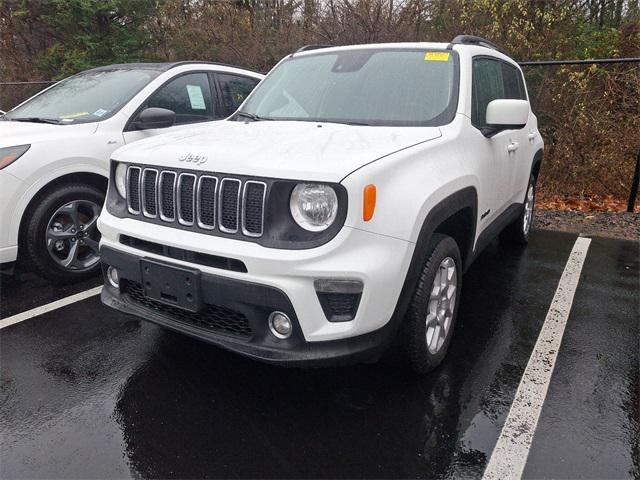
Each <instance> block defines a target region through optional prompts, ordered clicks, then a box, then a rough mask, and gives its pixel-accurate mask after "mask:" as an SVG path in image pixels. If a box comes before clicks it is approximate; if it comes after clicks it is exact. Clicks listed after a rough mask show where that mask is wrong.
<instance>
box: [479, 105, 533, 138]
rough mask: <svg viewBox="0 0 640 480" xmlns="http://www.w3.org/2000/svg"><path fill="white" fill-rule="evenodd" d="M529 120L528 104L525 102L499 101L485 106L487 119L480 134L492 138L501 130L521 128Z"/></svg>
mask: <svg viewBox="0 0 640 480" xmlns="http://www.w3.org/2000/svg"><path fill="white" fill-rule="evenodd" d="M528 118H529V102H527V101H526V100H514V99H499V100H492V101H491V102H489V105H487V117H486V123H487V127H485V128H484V129H483V131H482V133H483V134H484V135H485V136H487V137H492V136H493V135H495V134H496V133H498V132H501V131H502V130H512V129H517V128H523V127H524V126H525V125H526V123H527V119H528Z"/></svg>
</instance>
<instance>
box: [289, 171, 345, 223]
mask: <svg viewBox="0 0 640 480" xmlns="http://www.w3.org/2000/svg"><path fill="white" fill-rule="evenodd" d="M289 208H290V209H291V215H292V216H293V219H294V220H295V221H296V223H297V224H298V225H300V226H301V227H302V228H304V229H305V230H309V231H310V232H321V231H323V230H326V229H327V228H329V227H330V226H331V224H332V223H333V221H334V220H335V219H336V214H337V213H338V197H337V195H336V192H335V190H334V189H333V188H332V187H330V186H329V185H322V184H319V183H299V184H298V185H296V186H295V188H294V189H293V192H291V200H290V202H289Z"/></svg>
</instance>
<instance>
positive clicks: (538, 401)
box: [482, 237, 591, 479]
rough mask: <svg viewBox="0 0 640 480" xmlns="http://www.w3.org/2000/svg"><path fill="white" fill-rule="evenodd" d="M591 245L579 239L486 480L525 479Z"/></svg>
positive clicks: (485, 476)
mask: <svg viewBox="0 0 640 480" xmlns="http://www.w3.org/2000/svg"><path fill="white" fill-rule="evenodd" d="M590 243H591V239H589V238H583V237H579V238H578V239H577V240H576V243H575V244H574V246H573V250H571V254H570V255H569V259H568V260H567V265H566V266H565V268H564V272H563V273H562V277H560V283H559V284H558V288H557V290H556V293H555V295H554V297H553V300H552V302H551V306H550V307H549V312H548V313H547V317H546V318H545V321H544V324H543V325H542V329H541V330H540V334H539V335H538V340H537V341H536V345H535V347H534V348H533V352H532V353H531V357H529V363H528V364H527V368H526V369H525V371H524V374H523V376H522V379H521V380H520V385H519V386H518V390H517V391H516V396H515V398H514V400H513V403H512V404H511V409H510V410H509V414H508V415H507V419H506V421H505V424H504V426H503V427H502V432H501V433H500V437H499V438H498V442H497V443H496V446H495V448H494V449H493V453H492V454H491V458H490V459H489V463H488V464H487V468H486V469H485V472H484V476H483V477H482V478H483V479H505V478H508V479H519V478H521V477H522V472H523V471H524V467H525V465H526V463H527V457H528V456H529V449H530V448H531V442H532V441H533V435H534V433H535V431H536V427H537V425H538V419H539V418H540V412H541V410H542V405H543V404H544V400H545V397H546V396H547V390H548V389H549V382H550V381H551V375H552V373H553V368H554V366H555V363H556V358H557V357H558V350H559V349H560V343H561V341H562V335H563V334H564V329H565V326H566V325H567V319H568V318H569V312H571V305H572V304H573V297H574V294H575V291H576V288H577V286H578V282H579V280H580V273H581V272H582V265H583V264H584V261H585V258H586V256H587V250H588V249H589V244H590Z"/></svg>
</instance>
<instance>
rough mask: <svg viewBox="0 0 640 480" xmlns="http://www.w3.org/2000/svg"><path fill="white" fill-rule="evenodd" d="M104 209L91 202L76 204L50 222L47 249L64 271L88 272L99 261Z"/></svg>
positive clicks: (57, 212)
mask: <svg viewBox="0 0 640 480" xmlns="http://www.w3.org/2000/svg"><path fill="white" fill-rule="evenodd" d="M100 210H101V208H100V206H99V205H97V204H96V203H94V202H92V201H89V200H74V201H72V202H69V203H66V204H65V205H63V206H62V207H60V208H58V209H57V210H56V211H55V213H54V214H53V215H52V216H51V218H50V219H49V222H48V224H47V231H46V246H47V251H48V252H49V255H51V258H52V259H53V260H54V261H55V262H56V263H57V264H58V265H59V266H61V267H62V268H64V269H66V270H73V271H86V270H88V269H90V268H91V267H93V266H94V265H95V264H96V263H98V261H100V256H99V248H98V247H99V242H100V232H98V228H97V222H98V216H99V215H100Z"/></svg>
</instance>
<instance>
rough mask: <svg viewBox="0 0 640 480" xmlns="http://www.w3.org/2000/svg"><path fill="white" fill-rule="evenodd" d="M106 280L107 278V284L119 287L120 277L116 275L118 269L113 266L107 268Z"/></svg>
mask: <svg viewBox="0 0 640 480" xmlns="http://www.w3.org/2000/svg"><path fill="white" fill-rule="evenodd" d="M107 280H109V284H110V285H111V286H112V287H114V288H119V287H120V278H119V276H118V270H116V269H115V268H114V267H108V268H107Z"/></svg>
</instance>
